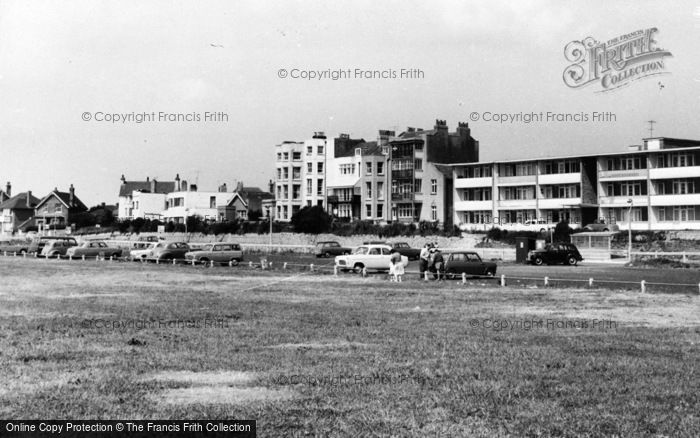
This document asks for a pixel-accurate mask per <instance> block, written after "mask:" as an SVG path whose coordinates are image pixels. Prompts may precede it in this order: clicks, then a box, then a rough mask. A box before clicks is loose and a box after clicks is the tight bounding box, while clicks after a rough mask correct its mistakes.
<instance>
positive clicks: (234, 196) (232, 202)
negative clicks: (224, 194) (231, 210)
mask: <svg viewBox="0 0 700 438" xmlns="http://www.w3.org/2000/svg"><path fill="white" fill-rule="evenodd" d="M236 199H240V200H241V202H242V203H243V206H244V207H245V208H248V202H247V201H246V200H245V199H243V197H242V196H241V195H240V193H238V192H234V194H233V197H232V198H231V199H230V200H229V201H228V202H227V203H226V206H227V207H233V204H234V202H236Z"/></svg>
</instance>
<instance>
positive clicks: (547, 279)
mask: <svg viewBox="0 0 700 438" xmlns="http://www.w3.org/2000/svg"><path fill="white" fill-rule="evenodd" d="M548 286H549V277H544V287H548Z"/></svg>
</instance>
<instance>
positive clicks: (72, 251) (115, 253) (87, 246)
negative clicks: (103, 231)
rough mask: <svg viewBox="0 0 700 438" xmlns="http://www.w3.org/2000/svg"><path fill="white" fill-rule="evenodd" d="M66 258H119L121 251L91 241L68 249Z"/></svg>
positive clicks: (96, 241) (97, 241)
mask: <svg viewBox="0 0 700 438" xmlns="http://www.w3.org/2000/svg"><path fill="white" fill-rule="evenodd" d="M66 255H67V256H69V257H70V256H72V257H82V256H85V257H95V256H101V257H121V256H122V249H121V248H118V247H116V246H109V245H107V244H106V243H105V242H102V241H101V240H92V241H89V242H83V243H81V244H80V245H78V246H74V247H72V248H68V251H66Z"/></svg>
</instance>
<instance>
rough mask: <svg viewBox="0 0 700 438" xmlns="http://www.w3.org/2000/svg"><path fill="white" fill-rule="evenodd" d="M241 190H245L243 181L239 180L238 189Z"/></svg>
mask: <svg viewBox="0 0 700 438" xmlns="http://www.w3.org/2000/svg"><path fill="white" fill-rule="evenodd" d="M241 190H243V181H238V183H236V191H237V192H240V191H241Z"/></svg>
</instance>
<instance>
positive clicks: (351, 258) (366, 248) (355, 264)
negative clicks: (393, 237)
mask: <svg viewBox="0 0 700 438" xmlns="http://www.w3.org/2000/svg"><path fill="white" fill-rule="evenodd" d="M390 258H391V247H390V246H389V245H362V246H358V247H357V248H355V250H354V251H353V252H352V254H346V255H341V256H336V258H335V265H336V266H337V267H338V269H340V270H341V271H349V270H351V269H352V270H353V271H355V272H356V273H358V274H359V273H361V272H362V269H364V268H367V269H368V270H375V271H388V270H389V267H390V265H391V263H390V260H389V259H390ZM401 263H403V266H404V267H406V266H407V265H408V257H406V256H401Z"/></svg>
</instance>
